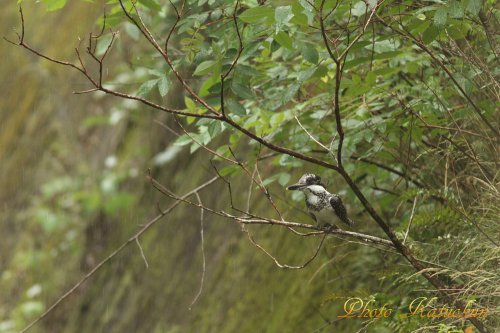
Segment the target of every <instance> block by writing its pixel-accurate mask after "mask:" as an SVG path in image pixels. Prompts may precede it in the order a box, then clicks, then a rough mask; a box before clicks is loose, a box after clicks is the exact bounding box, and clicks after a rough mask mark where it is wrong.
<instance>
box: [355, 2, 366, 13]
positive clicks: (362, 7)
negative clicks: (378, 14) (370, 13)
mask: <svg viewBox="0 0 500 333" xmlns="http://www.w3.org/2000/svg"><path fill="white" fill-rule="evenodd" d="M366 11H367V8H366V3H365V2H364V1H359V2H357V3H356V4H355V5H354V7H352V11H351V13H352V15H354V16H362V15H365V13H366Z"/></svg>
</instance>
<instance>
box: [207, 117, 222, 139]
mask: <svg viewBox="0 0 500 333" xmlns="http://www.w3.org/2000/svg"><path fill="white" fill-rule="evenodd" d="M221 132H222V123H221V122H220V121H218V120H212V122H211V123H210V124H209V125H208V134H210V137H211V138H215V137H216V136H217V135H218V134H219V133H221Z"/></svg>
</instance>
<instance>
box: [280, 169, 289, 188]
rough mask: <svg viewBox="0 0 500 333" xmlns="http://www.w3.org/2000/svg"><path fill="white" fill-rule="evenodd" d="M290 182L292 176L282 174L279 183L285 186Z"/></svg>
mask: <svg viewBox="0 0 500 333" xmlns="http://www.w3.org/2000/svg"><path fill="white" fill-rule="evenodd" d="M289 181H290V174H288V173H284V172H283V173H281V174H280V176H279V178H278V183H280V185H281V186H285V185H286V184H288V182H289Z"/></svg>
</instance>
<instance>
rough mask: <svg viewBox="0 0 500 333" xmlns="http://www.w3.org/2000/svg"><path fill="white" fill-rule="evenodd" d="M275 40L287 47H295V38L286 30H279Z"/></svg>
mask: <svg viewBox="0 0 500 333" xmlns="http://www.w3.org/2000/svg"><path fill="white" fill-rule="evenodd" d="M274 40H275V41H276V42H278V44H280V45H281V46H283V47H285V48H287V49H290V50H292V49H293V40H292V38H291V37H290V36H288V34H287V33H286V32H284V31H280V32H278V33H277V34H276V35H275V36H274Z"/></svg>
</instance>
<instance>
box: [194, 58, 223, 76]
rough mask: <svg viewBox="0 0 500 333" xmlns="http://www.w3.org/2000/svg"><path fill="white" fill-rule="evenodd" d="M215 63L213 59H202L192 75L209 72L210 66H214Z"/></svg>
mask: <svg viewBox="0 0 500 333" xmlns="http://www.w3.org/2000/svg"><path fill="white" fill-rule="evenodd" d="M216 63H217V62H215V61H213V60H207V61H203V62H202V63H200V64H199V65H198V66H197V67H196V69H195V70H194V73H193V75H196V76H200V75H204V74H207V73H209V72H210V70H211V69H212V67H214V66H215V64H216Z"/></svg>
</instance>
